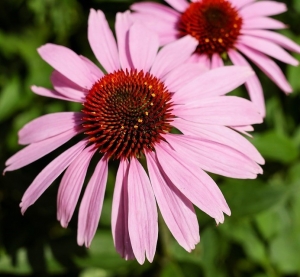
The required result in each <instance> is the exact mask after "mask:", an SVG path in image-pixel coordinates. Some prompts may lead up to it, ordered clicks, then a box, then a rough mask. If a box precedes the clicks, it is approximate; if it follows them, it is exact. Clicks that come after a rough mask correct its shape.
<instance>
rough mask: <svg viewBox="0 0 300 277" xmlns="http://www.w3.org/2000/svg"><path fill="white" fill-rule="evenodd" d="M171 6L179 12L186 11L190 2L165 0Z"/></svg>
mask: <svg viewBox="0 0 300 277" xmlns="http://www.w3.org/2000/svg"><path fill="white" fill-rule="evenodd" d="M165 1H166V2H167V3H168V4H169V5H170V6H171V7H173V8H174V9H175V10H177V11H179V12H184V11H185V10H186V9H187V8H188V6H189V2H188V1H186V0H165Z"/></svg>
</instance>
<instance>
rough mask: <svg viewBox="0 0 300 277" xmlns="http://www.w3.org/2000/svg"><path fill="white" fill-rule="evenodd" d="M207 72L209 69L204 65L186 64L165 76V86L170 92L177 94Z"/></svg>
mask: <svg viewBox="0 0 300 277" xmlns="http://www.w3.org/2000/svg"><path fill="white" fill-rule="evenodd" d="M207 71H208V68H207V67H205V66H204V65H202V64H198V63H197V64H192V63H184V64H181V65H179V66H178V67H177V68H175V69H173V70H172V71H170V72H169V73H168V74H167V75H166V76H165V78H164V84H165V85H166V87H167V88H168V90H169V91H172V92H175V91H177V90H179V89H180V88H181V87H183V86H184V85H185V84H187V83H189V82H191V81H192V80H193V79H195V78H196V77H198V76H199V75H201V74H203V73H205V72H207Z"/></svg>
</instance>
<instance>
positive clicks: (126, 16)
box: [115, 11, 133, 69]
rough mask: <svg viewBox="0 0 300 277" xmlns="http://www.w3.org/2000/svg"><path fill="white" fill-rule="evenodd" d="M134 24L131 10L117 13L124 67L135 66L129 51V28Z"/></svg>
mask: <svg viewBox="0 0 300 277" xmlns="http://www.w3.org/2000/svg"><path fill="white" fill-rule="evenodd" d="M131 25H132V19H131V17H130V11H126V12H124V13H117V16H116V24H115V30H116V36H117V43H118V49H119V59H120V64H121V67H122V69H126V68H128V69H130V68H133V64H132V61H131V57H130V52H129V39H128V30H129V28H130V26H131Z"/></svg>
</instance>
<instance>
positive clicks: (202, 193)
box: [156, 143, 230, 222]
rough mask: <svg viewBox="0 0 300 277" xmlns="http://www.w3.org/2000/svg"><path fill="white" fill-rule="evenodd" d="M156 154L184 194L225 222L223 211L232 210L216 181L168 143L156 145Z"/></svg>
mask: <svg viewBox="0 0 300 277" xmlns="http://www.w3.org/2000/svg"><path fill="white" fill-rule="evenodd" d="M156 154H157V158H158V161H159V163H160V165H161V167H162V169H163V171H164V172H165V174H166V175H167V176H168V178H169V179H170V180H171V182H172V183H173V184H174V185H175V186H176V187H177V188H178V189H179V190H180V191H181V192H182V193H183V195H185V196H186V197H187V198H188V199H189V200H190V201H191V202H192V203H194V204H195V205H196V206H197V207H198V208H199V209H201V210H202V211H204V212H205V213H207V214H208V215H209V216H211V217H213V218H215V219H216V220H217V221H218V222H223V221H224V215H223V212H225V213H227V214H230V210H229V207H228V205H227V203H226V201H225V199H224V196H223V194H222V192H221V191H220V189H219V188H218V186H217V185H216V183H215V182H214V181H213V180H212V179H211V178H210V177H209V176H208V175H207V174H206V173H205V172H204V171H202V170H201V169H200V168H199V166H196V165H195V164H194V163H193V162H191V161H190V159H189V157H186V156H182V155H180V154H179V153H177V152H176V151H174V150H172V149H171V148H170V147H169V146H168V145H167V144H166V143H160V144H158V145H157V146H156Z"/></svg>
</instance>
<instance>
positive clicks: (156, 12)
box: [130, 2, 180, 23]
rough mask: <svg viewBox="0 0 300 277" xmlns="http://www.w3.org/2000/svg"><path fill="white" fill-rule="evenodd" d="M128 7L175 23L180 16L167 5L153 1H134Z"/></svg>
mask: <svg viewBox="0 0 300 277" xmlns="http://www.w3.org/2000/svg"><path fill="white" fill-rule="evenodd" d="M130 9H131V10H133V11H135V12H138V13H142V14H148V15H152V16H154V17H158V18H160V19H162V20H166V21H169V22H172V23H177V21H178V19H179V17H180V13H179V12H177V11H175V10H173V9H171V8H169V7H167V6H166V5H162V4H160V3H154V2H140V3H134V4H132V5H131V6H130Z"/></svg>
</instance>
